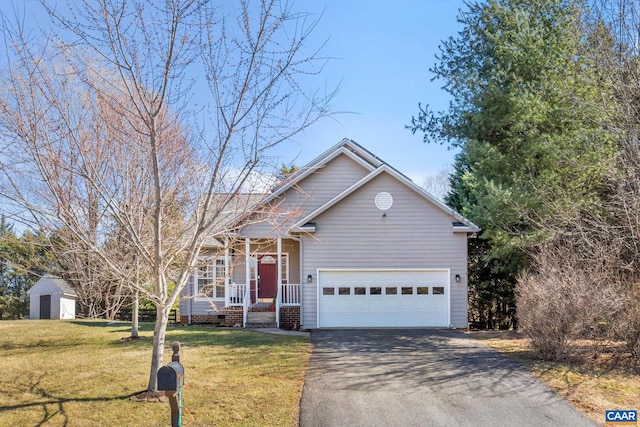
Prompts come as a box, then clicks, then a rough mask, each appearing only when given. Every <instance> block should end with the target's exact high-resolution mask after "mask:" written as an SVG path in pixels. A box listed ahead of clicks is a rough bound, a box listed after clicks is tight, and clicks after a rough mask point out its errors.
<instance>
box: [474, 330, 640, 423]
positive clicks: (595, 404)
mask: <svg viewBox="0 0 640 427" xmlns="http://www.w3.org/2000/svg"><path fill="white" fill-rule="evenodd" d="M469 333H470V334H471V335H473V336H474V337H475V338H478V339H480V340H481V341H483V342H484V343H485V344H488V345H489V346H491V347H494V348H495V349H497V350H498V351H500V352H501V353H503V354H504V355H505V356H507V357H509V358H511V359H513V360H515V361H517V362H519V363H520V364H522V365H523V366H524V367H526V368H527V369H529V370H530V371H531V372H533V373H534V374H535V375H536V376H537V377H539V378H540V379H541V380H543V381H544V382H545V383H546V384H547V385H548V386H549V387H551V388H552V389H554V390H555V391H556V392H557V393H558V394H559V395H560V396H562V397H564V398H565V399H566V400H567V401H568V402H569V403H571V404H572V405H573V406H574V407H576V408H577V409H578V410H579V411H580V412H582V413H583V414H585V415H586V416H588V417H589V418H591V419H592V420H593V421H595V422H596V423H598V424H600V425H604V423H605V418H604V416H605V410H607V409H636V410H640V406H639V405H640V399H639V398H638V396H640V366H639V365H640V364H639V363H638V362H637V361H632V360H629V359H625V360H624V361H621V360H616V359H615V357H614V356H615V355H612V354H610V353H603V354H600V355H599V356H598V357H595V358H594V357H589V358H584V359H583V360H576V361H574V362H572V363H554V362H545V361H542V360H538V359H536V358H535V357H533V354H532V352H531V351H529V348H528V339H527V338H526V337H524V336H523V335H521V334H519V333H518V332H514V331H477V332H469Z"/></svg>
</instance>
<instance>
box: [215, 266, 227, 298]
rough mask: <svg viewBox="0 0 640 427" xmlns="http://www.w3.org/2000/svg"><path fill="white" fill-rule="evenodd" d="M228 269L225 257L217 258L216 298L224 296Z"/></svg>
mask: <svg viewBox="0 0 640 427" xmlns="http://www.w3.org/2000/svg"><path fill="white" fill-rule="evenodd" d="M226 276H227V275H226V269H225V262H224V258H217V259H216V295H215V298H224V288H225V283H226V280H225V279H226Z"/></svg>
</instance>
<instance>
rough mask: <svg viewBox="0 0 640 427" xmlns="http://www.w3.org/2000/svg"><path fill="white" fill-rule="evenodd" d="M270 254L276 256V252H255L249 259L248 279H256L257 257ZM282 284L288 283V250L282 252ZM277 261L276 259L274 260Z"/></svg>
mask: <svg viewBox="0 0 640 427" xmlns="http://www.w3.org/2000/svg"><path fill="white" fill-rule="evenodd" d="M266 255H271V256H273V257H277V256H278V253H277V252H257V253H255V254H254V255H253V256H252V257H251V258H250V259H249V276H250V280H251V281H254V280H256V276H257V274H258V262H259V261H258V259H259V258H260V257H262V256H266ZM281 255H282V260H281V262H282V270H281V274H282V284H283V285H287V284H288V283H289V252H282V253H281ZM276 263H277V261H276Z"/></svg>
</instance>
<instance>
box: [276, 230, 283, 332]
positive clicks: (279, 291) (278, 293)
mask: <svg viewBox="0 0 640 427" xmlns="http://www.w3.org/2000/svg"><path fill="white" fill-rule="evenodd" d="M276 286H277V289H276V326H277V327H278V328H279V327H280V302H281V301H282V239H281V238H280V237H278V281H277V282H276Z"/></svg>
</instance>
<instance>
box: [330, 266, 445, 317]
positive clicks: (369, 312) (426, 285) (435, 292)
mask: <svg viewBox="0 0 640 427" xmlns="http://www.w3.org/2000/svg"><path fill="white" fill-rule="evenodd" d="M449 290H450V287H449V270H383V269H380V270H330V269H322V270H318V326H319V327H321V328H335V327H447V326H449Z"/></svg>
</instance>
